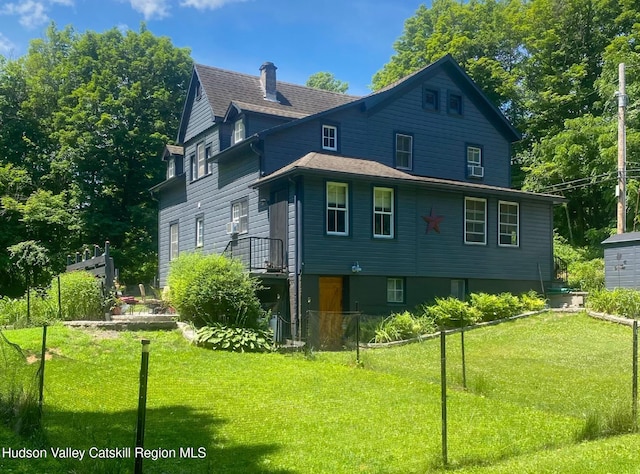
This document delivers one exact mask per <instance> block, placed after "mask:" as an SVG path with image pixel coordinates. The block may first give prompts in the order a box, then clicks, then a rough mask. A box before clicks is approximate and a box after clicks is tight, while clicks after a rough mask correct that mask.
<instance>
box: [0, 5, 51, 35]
mask: <svg viewBox="0 0 640 474" xmlns="http://www.w3.org/2000/svg"><path fill="white" fill-rule="evenodd" d="M0 14H1V15H16V16H18V17H20V20H19V22H20V24H21V25H22V26H25V27H27V28H37V27H38V26H41V25H44V24H45V23H46V22H48V21H49V17H48V16H47V12H46V6H45V4H44V3H43V2H36V1H34V0H27V1H26V2H20V3H7V4H5V5H4V6H3V7H2V9H0Z"/></svg>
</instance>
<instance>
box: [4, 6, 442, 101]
mask: <svg viewBox="0 0 640 474" xmlns="http://www.w3.org/2000/svg"><path fill="white" fill-rule="evenodd" d="M421 3H425V2H424V1H419V0H8V1H7V0H0V54H2V55H4V56H6V57H10V58H17V57H19V56H22V55H24V54H25V53H26V51H27V48H28V46H29V41H30V40H31V39H33V38H41V37H43V36H44V31H45V30H46V28H47V26H48V24H49V22H51V21H54V22H55V23H56V25H57V26H58V28H63V27H64V26H66V25H69V24H70V25H73V27H74V28H75V30H76V31H78V32H83V31H86V30H93V31H98V32H102V31H105V30H108V29H110V28H113V27H118V28H122V29H125V28H130V29H133V30H136V31H137V30H138V29H139V26H140V22H142V21H144V22H146V24H147V28H148V29H149V30H150V31H151V32H153V33H154V34H155V35H158V36H168V37H170V38H171V39H172V42H173V44H174V45H175V46H179V47H188V48H190V49H191V57H192V58H193V59H194V61H196V62H199V63H203V64H207V65H209V66H216V67H221V68H224V69H230V70H233V71H239V72H244V73H247V74H255V75H258V73H259V72H258V68H259V67H260V65H261V64H262V63H263V62H265V61H272V62H273V63H275V65H276V66H277V67H278V80H282V81H286V82H292V83H295V84H304V83H305V82H306V80H307V78H308V77H309V76H310V75H311V74H313V73H315V72H319V71H329V72H331V73H333V74H334V75H335V76H336V78H337V79H340V80H342V81H346V82H348V83H349V91H348V92H349V93H350V94H355V95H363V94H367V93H369V92H370V89H369V87H368V86H369V85H370V84H371V78H372V76H373V74H374V73H376V72H377V71H378V70H379V69H381V68H382V66H383V65H384V64H385V63H387V62H388V61H389V58H390V57H391V55H392V54H393V53H394V51H393V43H394V41H395V40H396V39H398V37H399V36H400V35H401V34H402V30H403V28H404V21H405V20H406V19H407V18H409V17H411V16H413V15H414V14H415V11H416V10H417V8H418V7H419V5H420V4H421ZM426 3H427V5H428V4H430V1H427V2H426Z"/></svg>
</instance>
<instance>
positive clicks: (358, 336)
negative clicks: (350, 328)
mask: <svg viewBox="0 0 640 474" xmlns="http://www.w3.org/2000/svg"><path fill="white" fill-rule="evenodd" d="M356 364H358V365H360V303H358V302H357V301H356Z"/></svg>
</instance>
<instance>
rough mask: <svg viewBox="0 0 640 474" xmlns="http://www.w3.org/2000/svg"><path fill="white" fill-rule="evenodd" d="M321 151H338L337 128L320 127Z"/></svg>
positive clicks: (331, 126)
mask: <svg viewBox="0 0 640 474" xmlns="http://www.w3.org/2000/svg"><path fill="white" fill-rule="evenodd" d="M322 149H323V150H330V151H337V150H338V127H334V126H333V125H323V126H322Z"/></svg>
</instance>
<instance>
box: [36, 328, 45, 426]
mask: <svg viewBox="0 0 640 474" xmlns="http://www.w3.org/2000/svg"><path fill="white" fill-rule="evenodd" d="M46 354H47V325H46V324H45V325H44V326H42V352H41V353H40V381H39V382H40V396H39V398H38V406H39V407H40V418H42V406H43V402H44V361H45V357H46Z"/></svg>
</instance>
